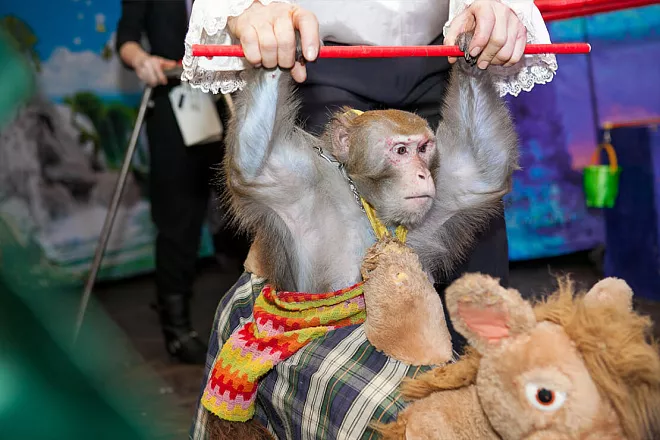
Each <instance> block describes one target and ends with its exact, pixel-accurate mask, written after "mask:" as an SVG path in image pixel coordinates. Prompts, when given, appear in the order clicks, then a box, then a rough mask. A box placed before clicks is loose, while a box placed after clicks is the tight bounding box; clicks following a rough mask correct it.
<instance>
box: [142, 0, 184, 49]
mask: <svg viewBox="0 0 660 440" xmlns="http://www.w3.org/2000/svg"><path fill="white" fill-rule="evenodd" d="M148 8H150V9H149V11H148V12H147V14H146V23H145V28H146V36H147V39H148V40H149V46H150V48H151V50H150V52H151V54H153V55H158V56H161V57H163V58H167V59H171V60H175V61H178V60H180V59H182V58H183V54H184V49H185V47H184V41H185V39H186V31H187V30H188V12H187V9H186V2H185V0H174V1H152V2H149V5H148Z"/></svg>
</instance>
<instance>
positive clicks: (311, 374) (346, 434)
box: [189, 273, 430, 440]
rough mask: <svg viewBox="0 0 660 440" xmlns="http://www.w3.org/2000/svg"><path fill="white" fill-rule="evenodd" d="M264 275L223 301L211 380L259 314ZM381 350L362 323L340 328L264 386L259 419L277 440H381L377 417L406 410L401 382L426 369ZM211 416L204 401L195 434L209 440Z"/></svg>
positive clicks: (243, 281)
mask: <svg viewBox="0 0 660 440" xmlns="http://www.w3.org/2000/svg"><path fill="white" fill-rule="evenodd" d="M264 281H265V280H263V279H261V278H259V277H257V276H255V275H251V274H249V273H244V274H243V275H241V277H240V278H239V280H238V281H237V282H236V284H235V285H234V286H233V287H232V288H231V289H230V290H229V291H228V292H227V294H226V295H225V296H224V297H223V299H222V300H221V301H220V304H219V305H218V308H217V310H216V314H215V320H214V323H213V332H212V334H211V338H210V341H209V351H208V354H207V359H206V368H205V370H204V380H203V383H202V390H201V391H200V398H201V392H202V391H203V388H204V385H205V384H206V381H207V379H208V375H209V372H210V370H211V368H212V367H213V361H214V360H215V356H216V355H217V354H218V352H219V350H220V348H221V347H222V344H223V343H224V342H225V341H226V340H227V339H228V338H229V336H230V335H231V333H232V332H233V331H234V329H236V328H237V327H239V326H240V325H242V324H244V323H245V322H247V321H249V320H251V319H252V307H253V305H254V301H255V299H256V298H257V296H258V295H259V292H260V291H261V289H262V287H263V286H264ZM428 369H430V367H411V366H409V365H406V364H404V363H402V362H399V361H396V360H394V359H391V358H388V357H387V356H385V355H384V354H383V353H380V352H378V351H377V350H376V349H375V348H374V347H373V346H372V345H371V344H370V343H369V341H367V338H366V336H365V333H364V328H363V326H362V325H354V326H349V327H344V328H341V329H337V330H334V331H332V332H330V333H329V334H328V335H326V336H324V337H322V338H319V339H316V340H314V341H312V342H311V343H309V344H308V345H307V346H305V347H304V348H303V349H301V350H300V351H298V352H297V353H295V354H294V355H293V356H291V357H290V358H289V359H287V360H285V361H283V362H281V363H279V364H278V365H277V366H276V367H275V368H274V369H273V370H272V371H270V372H269V373H268V374H267V375H266V376H265V377H263V378H262V379H261V381H260V383H259V391H258V396H257V404H256V413H255V418H256V419H257V420H258V421H260V422H261V423H262V424H263V425H264V426H267V427H268V430H269V431H270V432H271V434H273V435H274V436H275V437H276V438H278V439H287V440H289V439H291V440H312V439H324V440H325V439H328V440H331V439H349V440H352V439H376V438H377V434H376V432H375V431H373V430H372V429H371V428H369V426H368V425H369V423H370V422H371V421H379V422H390V421H393V420H394V418H395V416H396V414H397V413H398V412H399V411H400V410H401V409H403V407H404V402H403V401H402V400H401V397H400V395H399V393H398V386H399V384H400V383H401V380H402V379H403V378H404V377H406V376H408V377H414V376H415V375H417V374H419V373H421V372H423V371H427V370H428ZM208 417H213V416H212V415H210V414H209V413H208V412H206V410H205V409H204V407H203V406H202V405H201V404H199V401H198V407H197V410H196V412H195V416H194V420H193V425H192V427H191V428H190V435H189V438H190V439H192V440H207V439H209V437H208V434H207V421H208Z"/></svg>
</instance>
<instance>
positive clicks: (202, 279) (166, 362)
mask: <svg viewBox="0 0 660 440" xmlns="http://www.w3.org/2000/svg"><path fill="white" fill-rule="evenodd" d="M564 274H570V275H571V276H572V278H573V279H574V280H575V282H576V284H577V285H578V287H581V288H585V289H586V288H588V287H590V286H591V285H593V284H594V283H595V282H597V281H598V280H599V279H600V274H599V272H598V270H597V267H596V265H594V264H593V262H592V259H591V258H590V256H589V254H587V253H578V254H572V255H568V256H563V257H559V258H553V259H545V260H536V261H528V262H521V263H512V264H511V287H514V288H516V289H518V290H519V291H520V292H521V293H522V294H523V296H537V295H544V294H547V293H550V292H552V291H553V290H554V288H555V286H556V283H555V281H554V280H555V278H556V277H557V276H560V275H564ZM239 275H240V274H239V272H238V271H237V270H233V269H230V270H224V271H223V270H222V269H221V268H220V266H218V265H217V264H216V263H215V261H213V260H212V261H204V262H203V263H202V264H200V271H199V278H198V280H197V283H196V286H195V295H196V296H195V298H194V303H193V323H194V326H195V328H196V329H197V330H198V332H199V333H200V335H201V336H202V337H203V338H205V339H208V336H209V334H210V326H211V324H212V322H213V316H214V313H215V308H216V305H217V303H218V300H219V299H220V298H221V296H222V295H223V293H224V292H226V291H227V290H228V289H229V287H231V285H232V284H233V283H234V282H235V281H236V279H237V278H238V276H239ZM96 296H97V298H98V299H99V300H100V301H101V303H102V304H103V305H104V306H105V308H106V310H107V311H108V313H109V314H110V316H111V317H112V318H113V319H114V320H115V321H116V322H117V324H118V325H119V326H120V328H121V329H123V330H124V331H125V332H126V334H127V336H128V339H129V340H130V341H132V343H133V344H134V346H135V348H136V349H137V351H138V352H139V353H140V354H141V355H142V357H143V358H144V359H145V361H146V363H147V366H149V367H151V368H153V369H154V370H155V371H156V372H157V373H158V374H159V375H160V376H161V377H162V378H163V379H164V380H165V382H166V383H167V384H168V385H169V387H171V388H167V389H164V390H161V392H162V393H167V394H169V393H172V394H174V396H175V397H176V399H175V401H176V402H177V403H178V408H176V409H174V410H175V411H177V412H178V413H179V414H178V416H179V417H176V420H177V422H176V424H179V425H180V426H177V427H176V428H174V429H176V431H177V432H181V434H182V435H181V438H184V437H185V433H186V431H187V429H188V426H189V423H190V420H191V417H192V414H193V408H194V404H195V401H196V399H197V397H198V393H199V389H200V381H201V375H202V369H203V367H202V366H186V365H179V364H176V363H175V362H173V361H171V360H170V359H169V357H168V355H167V353H166V352H165V349H164V346H163V341H162V337H161V334H160V330H159V327H158V321H157V316H156V314H155V312H154V311H153V310H152V308H151V306H150V304H151V303H152V301H153V298H154V285H153V279H152V277H151V276H143V277H138V278H134V279H129V280H124V281H120V282H114V283H105V284H101V285H99V286H98V287H97V289H96ZM637 308H638V310H640V311H641V312H642V313H645V314H650V315H651V316H652V317H653V318H654V321H655V322H657V323H660V303H651V302H648V301H637ZM655 333H656V336H658V337H660V325H656V332H655Z"/></svg>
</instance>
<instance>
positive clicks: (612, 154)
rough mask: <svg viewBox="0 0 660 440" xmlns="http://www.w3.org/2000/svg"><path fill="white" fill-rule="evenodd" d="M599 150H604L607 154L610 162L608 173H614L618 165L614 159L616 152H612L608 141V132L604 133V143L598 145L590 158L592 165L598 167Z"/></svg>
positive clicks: (612, 149)
mask: <svg viewBox="0 0 660 440" xmlns="http://www.w3.org/2000/svg"><path fill="white" fill-rule="evenodd" d="M601 148H604V149H605V151H606V152H607V157H608V158H609V161H610V171H616V170H617V169H618V168H619V164H618V162H617V159H616V152H615V151H614V147H613V146H612V144H611V143H610V140H609V130H608V131H607V133H606V136H605V142H603V143H602V144H600V145H598V147H596V150H595V151H594V153H593V155H592V156H591V164H592V165H598V164H599V163H600V160H599V159H600V150H601Z"/></svg>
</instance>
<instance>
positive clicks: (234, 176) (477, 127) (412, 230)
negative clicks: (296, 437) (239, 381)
mask: <svg viewBox="0 0 660 440" xmlns="http://www.w3.org/2000/svg"><path fill="white" fill-rule="evenodd" d="M470 38H471V36H470V35H468V34H464V35H462V36H460V37H459V45H460V46H461V47H462V48H463V49H466V48H467V47H468V45H469V40H470ZM246 73H247V83H248V87H247V88H246V90H244V91H243V92H241V93H240V94H239V95H238V96H237V99H236V101H235V103H236V107H235V116H234V117H233V118H232V120H231V121H230V124H229V127H228V132H227V138H226V142H227V150H226V151H227V153H226V156H225V161H224V177H225V179H226V188H227V193H226V196H227V198H228V201H229V205H230V209H231V212H232V213H233V217H234V220H235V221H236V222H237V223H238V224H239V226H241V227H242V228H244V229H245V230H247V231H248V232H249V233H251V234H252V235H254V236H255V237H256V239H258V242H259V262H258V266H259V267H260V269H261V271H262V273H260V274H259V275H261V276H264V277H265V278H266V279H267V280H268V282H269V283H271V284H273V285H274V286H275V287H276V288H277V289H280V290H287V291H302V292H328V291H336V290H339V289H342V288H345V287H347V286H350V285H353V284H355V283H356V282H358V281H360V279H361V274H360V268H361V263H362V259H363V257H364V256H365V253H366V251H367V249H368V248H369V247H370V246H372V245H373V243H374V237H373V235H372V231H371V225H370V223H369V220H368V219H367V217H366V215H365V213H364V212H363V211H362V209H361V207H360V205H359V204H358V203H357V202H356V200H355V198H354V194H353V193H352V191H351V188H350V186H349V183H348V181H347V179H346V178H345V177H344V176H343V175H342V173H341V172H340V170H339V169H338V167H337V166H336V164H334V163H330V162H329V161H328V160H326V159H325V158H323V157H322V156H321V155H319V153H318V151H317V149H321V150H322V151H323V153H324V154H325V155H326V156H330V157H331V158H332V159H335V160H338V161H339V162H341V163H342V164H343V166H344V169H345V171H346V173H347V175H348V176H350V178H351V179H352V181H353V182H354V183H355V186H356V188H357V191H358V192H359V194H360V195H361V196H362V197H364V198H365V199H366V200H367V201H368V202H369V203H370V204H371V205H372V206H373V207H374V209H375V210H376V212H377V214H378V216H379V218H380V220H381V221H382V222H383V223H385V224H386V225H387V226H398V225H399V224H403V225H405V226H406V227H407V228H408V236H407V244H408V245H409V246H410V247H411V248H412V249H413V250H414V251H415V252H416V253H417V255H418V257H419V260H420V262H421V264H422V267H423V269H424V271H425V272H426V273H427V274H428V275H429V278H431V279H433V278H437V277H442V276H444V275H447V274H448V273H449V272H450V271H451V270H452V269H453V268H454V267H455V266H456V265H457V264H458V263H460V262H461V260H462V259H463V258H464V257H465V256H466V254H467V252H468V251H469V250H470V248H471V246H472V245H473V242H474V239H475V236H476V235H477V233H478V232H479V231H480V230H481V229H482V228H484V227H485V226H486V225H487V224H488V222H489V220H490V219H491V217H492V216H493V215H495V214H496V213H498V212H501V210H502V209H503V207H502V202H501V199H502V197H503V196H504V195H505V194H506V193H507V192H508V191H509V188H510V179H511V174H512V173H513V171H514V170H515V169H517V167H518V148H517V146H518V139H517V136H516V132H515V130H514V127H513V123H512V120H511V117H510V114H509V112H508V110H507V108H506V106H505V104H504V102H503V101H502V100H501V99H500V97H499V96H498V94H497V92H496V89H495V87H494V84H493V81H492V78H491V75H490V73H489V72H488V71H487V70H480V69H478V68H477V67H475V66H474V65H471V64H469V63H468V62H466V61H465V60H462V59H460V60H459V61H458V62H457V63H456V64H455V65H454V67H453V68H452V72H451V75H450V81H449V86H448V90H447V93H446V98H445V102H444V109H443V112H442V114H443V120H442V122H441V123H440V125H439V127H438V129H437V131H436V133H433V132H432V131H431V130H430V128H429V126H428V124H427V123H426V121H424V120H423V119H422V118H420V117H418V116H416V115H414V114H412V113H408V112H403V111H398V110H384V111H368V112H365V113H364V114H362V115H359V116H357V115H352V114H350V113H345V112H343V111H342V112H340V113H338V114H336V115H335V116H334V117H333V118H332V120H331V122H330V123H329V124H328V128H327V130H326V132H325V133H324V134H323V135H321V136H320V137H315V136H313V135H311V134H309V133H306V132H305V131H303V130H302V129H300V128H298V127H296V125H295V121H296V116H297V111H298V108H299V100H298V99H297V97H296V95H295V90H294V85H293V81H292V80H291V78H290V75H288V73H286V72H282V71H280V70H279V69H273V70H266V69H252V70H249V71H248V72H246ZM402 137H403V138H404V139H407V141H410V142H411V143H412V142H414V141H415V140H416V139H426V138H428V140H429V142H428V143H424V144H423V145H422V143H420V144H418V146H428V147H429V148H428V150H427V149H424V150H422V149H421V148H417V149H416V150H415V152H414V153H412V154H411V155H410V160H409V161H408V159H407V158H406V159H405V160H404V161H402V162H401V163H397V162H396V157H393V156H392V154H393V153H392V151H397V150H396V147H397V145H400V143H396V142H397V141H396V139H399V138H402ZM393 139H394V140H393ZM393 142H394V147H395V149H394V150H392V149H388V146H390V145H392V143H393ZM402 142H404V143H405V142H406V141H405V140H404V141H402ZM420 142H422V141H420ZM405 146H406V148H408V147H409V146H410V145H409V144H405ZM406 154H407V153H406ZM425 176H426V177H429V179H428V180H426V177H425ZM431 179H432V180H431ZM428 181H431V182H432V184H433V191H430V192H429V193H428V194H425V195H430V194H432V197H427V199H428V200H426V199H420V200H415V201H409V200H408V198H407V197H410V196H411V194H412V193H410V191H416V190H417V189H415V188H418V187H417V186H415V185H418V184H426V183H428ZM420 182H421V183H420ZM425 182H426V183H425ZM411 188H413V189H411ZM407 191H408V192H407ZM438 319H443V317H442V316H439V317H438ZM207 416H208V417H209V418H210V420H209V424H210V425H211V426H210V428H211V429H212V431H213V436H212V437H211V438H213V439H224V438H228V437H227V436H230V437H231V438H245V439H252V438H259V439H261V438H268V435H267V434H266V433H264V432H263V431H256V430H255V429H254V426H251V425H253V424H254V422H253V421H251V422H249V423H232V422H227V421H224V420H221V419H219V418H217V417H215V416H213V415H211V414H210V413H207ZM229 430H231V431H229ZM237 436H238V437H237Z"/></svg>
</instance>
